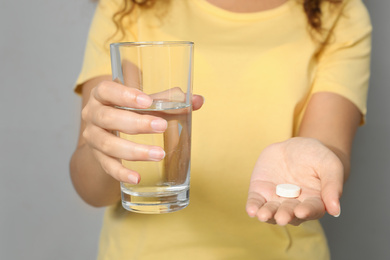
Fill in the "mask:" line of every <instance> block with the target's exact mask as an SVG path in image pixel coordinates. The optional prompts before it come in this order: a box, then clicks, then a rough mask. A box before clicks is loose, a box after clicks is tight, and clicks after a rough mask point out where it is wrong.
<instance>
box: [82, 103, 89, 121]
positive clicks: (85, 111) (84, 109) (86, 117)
mask: <svg viewBox="0 0 390 260" xmlns="http://www.w3.org/2000/svg"><path fill="white" fill-rule="evenodd" d="M88 114H89V109H88V106H85V107H84V108H83V109H82V110H81V119H82V120H84V121H87V119H88Z"/></svg>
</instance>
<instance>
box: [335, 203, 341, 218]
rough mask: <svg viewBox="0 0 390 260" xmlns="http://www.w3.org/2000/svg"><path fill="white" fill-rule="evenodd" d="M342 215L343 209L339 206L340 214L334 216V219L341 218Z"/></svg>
mask: <svg viewBox="0 0 390 260" xmlns="http://www.w3.org/2000/svg"><path fill="white" fill-rule="evenodd" d="M340 215H341V207H340V206H339V214H337V215H333V217H335V218H338V217H340Z"/></svg>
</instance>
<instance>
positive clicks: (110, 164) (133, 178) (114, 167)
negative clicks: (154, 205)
mask: <svg viewBox="0 0 390 260" xmlns="http://www.w3.org/2000/svg"><path fill="white" fill-rule="evenodd" d="M93 153H94V155H95V157H96V158H97V159H98V161H99V162H100V165H101V166H102V168H103V170H104V171H105V172H106V173H107V174H109V175H111V176H112V177H113V178H114V179H116V180H117V181H121V182H126V183H131V184H138V183H139V181H140V175H139V173H137V172H135V171H132V170H130V169H127V168H125V167H124V166H123V165H122V164H121V163H120V162H119V160H117V159H115V158H112V157H109V156H107V155H105V154H103V153H102V152H100V151H97V150H93Z"/></svg>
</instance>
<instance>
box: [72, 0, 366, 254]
mask: <svg viewBox="0 0 390 260" xmlns="http://www.w3.org/2000/svg"><path fill="white" fill-rule="evenodd" d="M158 2H159V1H158ZM120 3H121V1H118V0H115V1H113V0H101V1H100V3H99V5H98V7H97V10H96V14H95V17H94V19H93V22H92V26H91V31H90V35H89V38H88V43H87V49H86V55H85V61H84V66H83V69H82V72H81V74H80V76H79V79H78V81H77V85H78V86H80V84H82V83H83V82H85V81H86V80H88V79H91V78H93V77H96V76H99V75H107V74H111V67H110V57H109V48H108V44H109V42H107V40H108V38H109V37H110V36H111V35H112V34H113V33H114V32H115V25H114V24H113V23H112V21H111V17H112V15H113V14H114V13H115V12H116V11H117V10H118V8H119V6H120ZM157 7H158V9H152V10H138V9H136V10H135V13H136V14H137V18H134V17H132V18H130V19H128V20H127V21H126V22H127V24H128V26H127V27H126V31H127V35H126V37H125V38H124V39H123V40H122V41H163V40H164V41H165V40H173V41H176V40H186V41H193V42H194V43H195V54H194V64H195V65H194V66H195V67H194V92H195V93H199V94H201V95H203V96H204V97H205V100H206V103H205V105H204V107H203V108H202V109H201V110H199V111H196V112H194V114H193V138H192V162H191V164H192V166H191V169H192V170H191V192H190V194H191V195H190V201H191V202H190V205H189V206H188V207H187V208H186V209H184V210H181V211H179V212H175V213H170V214H162V215H143V214H135V213H130V212H127V211H125V210H124V209H122V207H121V205H120V204H119V203H118V204H117V205H114V206H111V207H108V208H107V210H106V213H105V217H104V223H103V228H102V232H101V239H100V249H99V259H101V260H102V259H142V260H144V259H170V260H171V259H187V260H189V259H202V260H207V259H299V260H304V259H310V260H312V259H329V252H328V247H327V242H326V238H325V236H324V234H323V231H322V229H321V226H320V224H319V222H318V221H309V222H306V223H303V224H302V225H300V226H299V227H294V226H290V225H288V226H286V227H280V226H276V225H269V224H264V223H260V222H259V221H258V220H256V219H251V218H249V217H248V216H247V214H246V212H245V203H246V198H247V190H248V186H249V179H250V175H251V173H252V169H253V167H254V164H255V162H256V159H257V157H258V156H259V154H260V152H261V151H262V149H263V148H264V147H266V146H267V145H269V144H271V143H274V142H278V141H283V140H286V139H287V138H290V137H291V136H293V135H294V133H295V132H296V131H297V127H298V125H299V121H300V117H301V115H302V114H303V111H304V108H305V104H306V103H307V101H308V99H309V97H310V95H311V94H313V93H315V92H319V91H330V92H334V93H337V94H340V95H342V96H344V97H346V98H348V99H349V100H351V101H352V102H353V103H354V104H356V106H357V107H358V108H359V109H360V111H361V112H362V113H363V115H364V114H365V113H366V95H367V86H368V79H369V59H370V48H371V46H370V36H371V24H370V19H369V15H368V13H367V10H366V8H365V7H364V5H363V3H362V1H361V0H344V1H343V4H339V5H332V4H330V3H328V2H327V1H325V2H324V3H323V4H322V12H323V15H322V19H323V20H322V21H323V27H324V31H323V34H322V35H318V34H315V33H313V34H310V33H309V30H308V25H307V20H306V16H305V14H304V11H303V7H302V4H301V1H299V0H288V1H287V2H286V3H285V4H283V5H282V6H280V7H277V8H275V9H272V10H268V11H263V12H258V13H232V12H229V11H226V10H222V9H220V8H218V7H215V6H213V5H211V4H209V3H208V2H206V0H171V1H170V4H169V5H168V6H165V7H160V6H157ZM130 20H133V22H132V23H130ZM135 20H136V22H134V21H135ZM325 39H327V45H325V47H324V48H323V47H321V46H322V45H321V44H319V41H324V40H325ZM115 40H117V39H114V41H115ZM76 91H79V87H77V88H76ZM118 189H119V187H118Z"/></svg>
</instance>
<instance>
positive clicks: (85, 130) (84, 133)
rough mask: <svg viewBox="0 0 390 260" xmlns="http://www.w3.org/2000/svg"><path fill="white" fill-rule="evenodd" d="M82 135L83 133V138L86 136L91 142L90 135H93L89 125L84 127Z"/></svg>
mask: <svg viewBox="0 0 390 260" xmlns="http://www.w3.org/2000/svg"><path fill="white" fill-rule="evenodd" d="M82 135H83V138H84V139H85V140H86V141H87V142H89V140H90V136H91V135H90V132H89V127H86V128H85V129H84V131H83V133H82Z"/></svg>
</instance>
